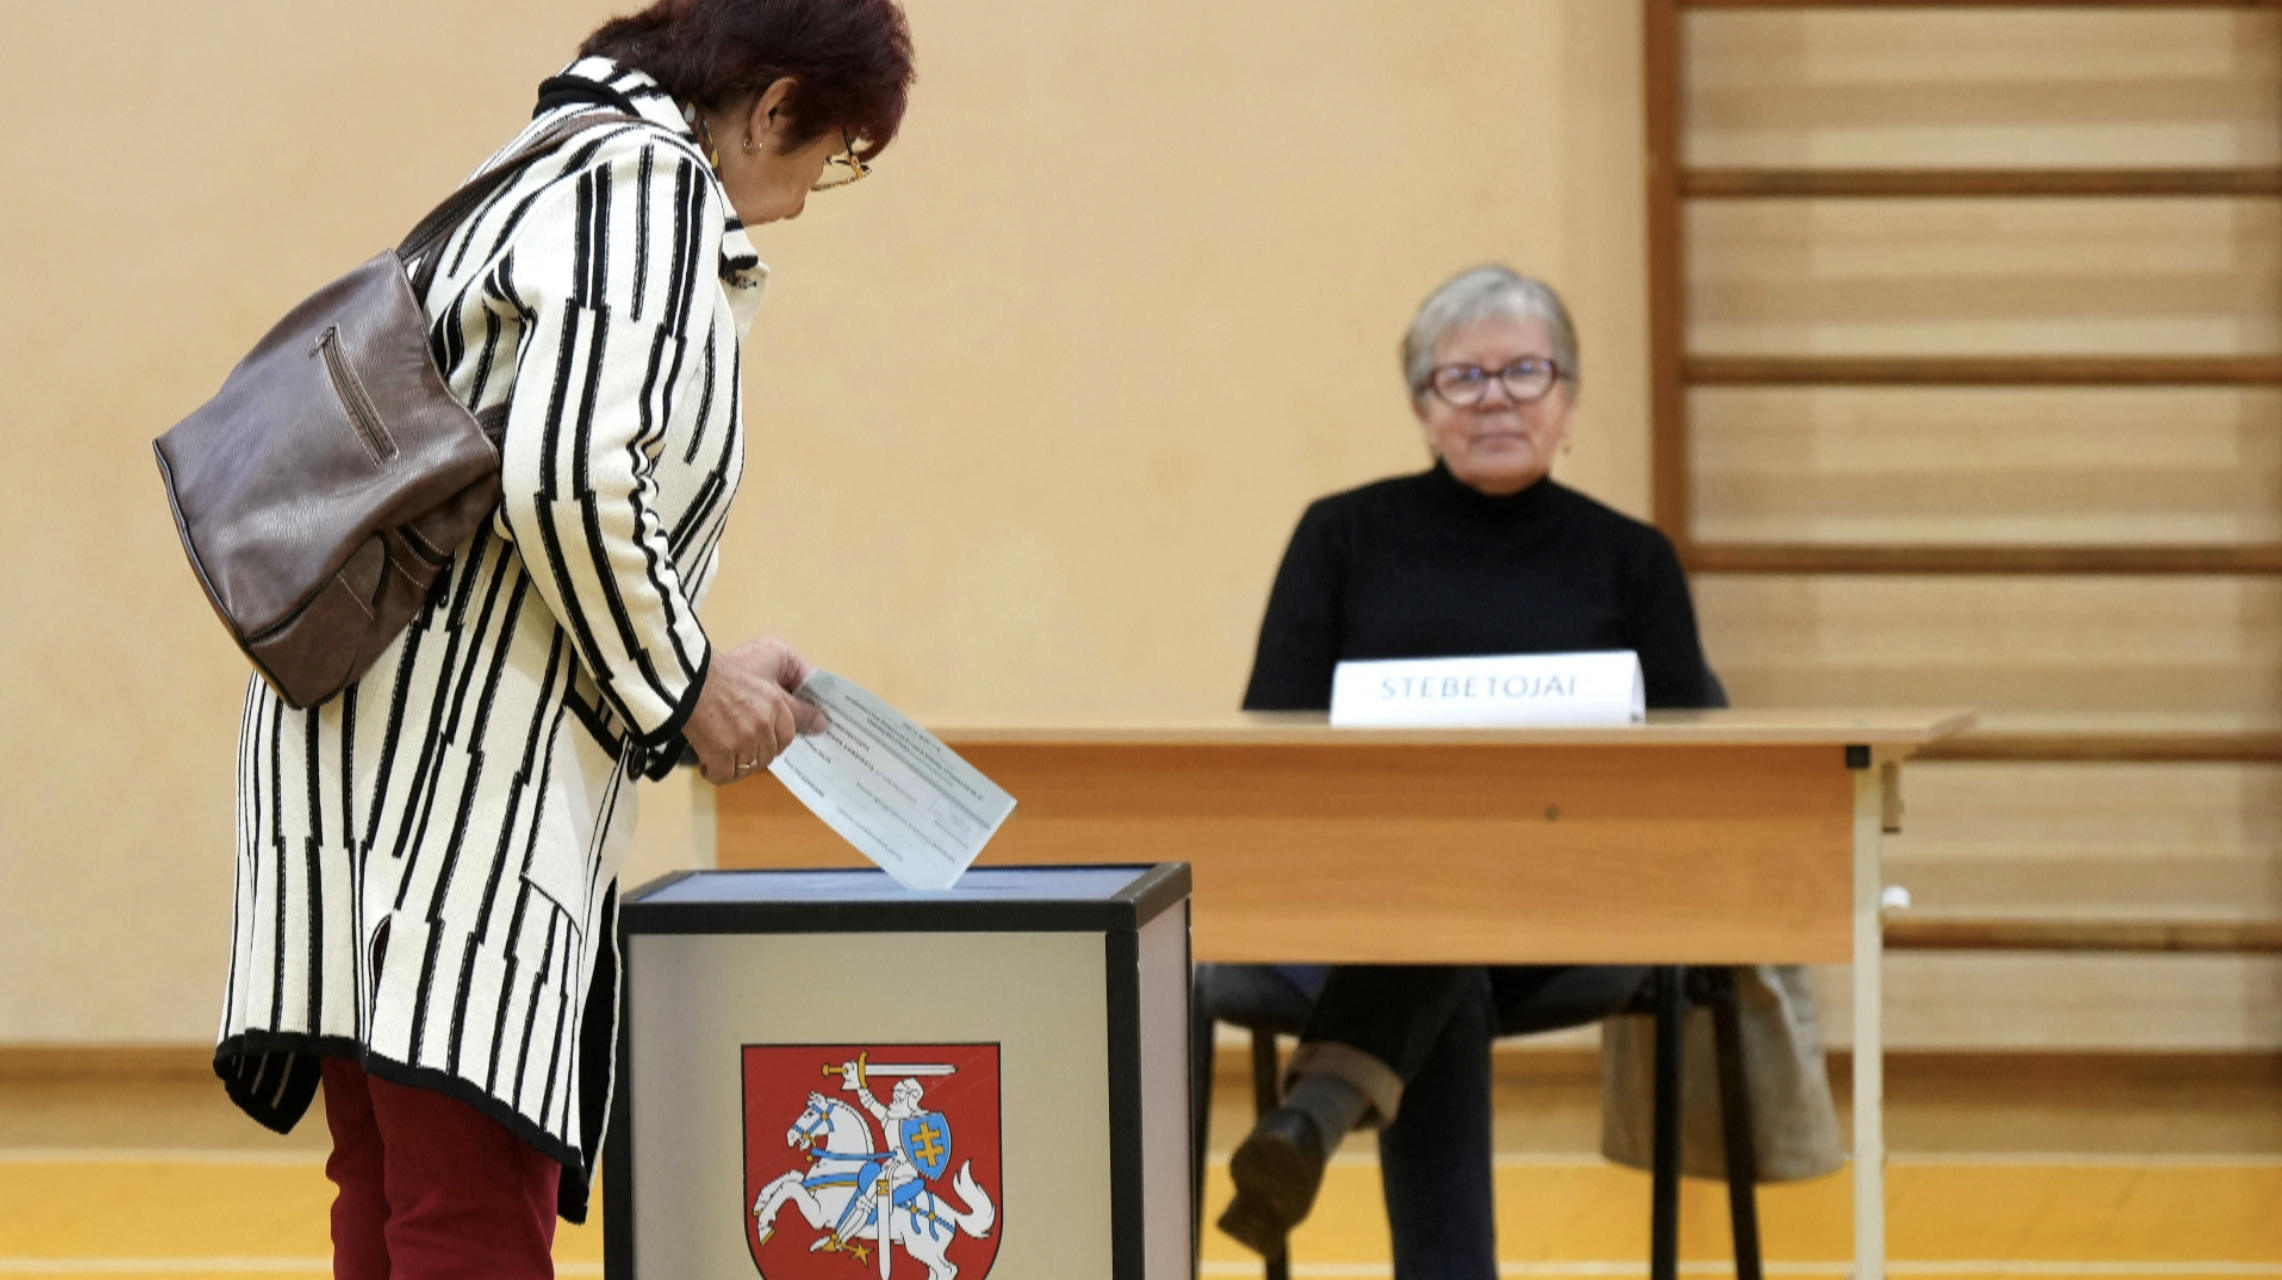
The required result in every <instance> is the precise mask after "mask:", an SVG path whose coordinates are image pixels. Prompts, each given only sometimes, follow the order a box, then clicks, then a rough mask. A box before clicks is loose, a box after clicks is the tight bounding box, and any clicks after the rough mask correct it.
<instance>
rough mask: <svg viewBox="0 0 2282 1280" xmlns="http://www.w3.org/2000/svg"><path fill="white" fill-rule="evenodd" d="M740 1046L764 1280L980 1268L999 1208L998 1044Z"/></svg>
mask: <svg viewBox="0 0 2282 1280" xmlns="http://www.w3.org/2000/svg"><path fill="white" fill-rule="evenodd" d="M744 1053H745V1063H744V1067H745V1195H746V1197H747V1199H746V1205H745V1208H746V1213H745V1238H746V1241H747V1243H749V1244H751V1245H752V1248H753V1265H754V1266H756V1267H758V1268H759V1269H760V1273H761V1275H762V1276H763V1277H764V1278H765V1280H865V1277H867V1276H873V1275H879V1274H883V1273H890V1272H893V1273H900V1274H901V1275H904V1276H910V1277H914V1278H915V1280H916V1277H917V1275H918V1274H919V1269H920V1268H925V1271H926V1275H927V1280H951V1277H953V1276H954V1275H956V1276H958V1277H960V1280H983V1277H985V1276H987V1275H989V1274H990V1267H991V1263H992V1262H993V1261H994V1260H995V1259H996V1258H997V1256H998V1233H999V1219H1000V1217H1001V1216H1002V1209H1003V1206H1002V1205H1001V1204H1000V1197H999V1129H998V1114H999V1113H998V1102H999V1099H998V1046H997V1045H995V1044H846V1045H840V1044H820V1045H754V1044H749V1045H746V1046H745V1047H744ZM883 1226H884V1229H883ZM881 1250H889V1251H892V1253H893V1254H895V1255H900V1256H892V1257H890V1258H888V1259H884V1260H883V1259H881V1258H880V1257H879V1253H880V1251H881ZM883 1261H884V1262H885V1263H886V1264H887V1265H885V1266H883V1265H882V1262H883Z"/></svg>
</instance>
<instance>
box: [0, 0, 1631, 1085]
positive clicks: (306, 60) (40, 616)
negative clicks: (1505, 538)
mask: <svg viewBox="0 0 2282 1280" xmlns="http://www.w3.org/2000/svg"><path fill="white" fill-rule="evenodd" d="M611 7H612V6H611V5H609V4H607V3H595V2H593V0H577V2H575V3H563V2H562V0H553V2H547V3H542V2H541V0H484V2H483V3H481V4H469V3H464V2H462V0H417V2H414V0H402V2H399V3H392V4H389V5H357V6H349V5H333V4H308V3H301V2H291V3H289V2H287V0H227V2H223V0H217V2H215V3H209V4H201V5H182V4H172V3H161V2H159V0H139V2H130V0H9V3H8V4H7V6H6V12H5V16H4V17H0V33H4V34H5V35H6V37H7V45H8V48H9V52H10V55H11V61H12V64H13V66H12V72H11V75H10V76H9V77H8V78H7V80H6V82H5V85H4V87H0V109H4V113H5V115H6V117H7V118H9V119H11V120H14V121H16V122H18V125H17V127H16V128H14V129H12V130H10V131H9V132H8V134H7V137H6V140H5V141H4V142H0V184H4V187H0V189H5V190H6V191H7V192H8V199H7V200H6V202H5V203H4V204H0V245H5V246H7V247H6V249H5V250H0V298H4V299H5V300H6V304H7V305H6V306H5V307H4V308H0V407H4V409H5V413H6V424H5V429H4V430H0V474H6V475H9V476H11V477H14V478H15V482H16V483H15V485H14V486H13V487H14V493H13V495H12V499H11V500H10V501H8V502H6V503H0V537H4V539H5V541H6V544H7V545H8V546H9V547H10V548H11V551H12V554H10V555H9V556H8V557H7V558H6V561H5V568H4V569H0V573H4V574H5V575H6V577H5V579H4V586H5V590H4V591H0V599H5V600H7V601H9V603H10V608H11V611H12V613H13V615H14V616H13V617H12V618H11V619H10V620H9V622H8V624H7V625H6V627H5V629H0V673H4V674H0V726H5V728H4V729H0V734H4V736H0V751H4V753H5V754H4V756H0V974H5V975H6V977H5V979H4V980H0V1042H9V1041H13V1042H38V1041H81V1042H86V1041H104V1042H130V1041H193V1040H197V1039H199V1038H200V1037H202V1036H204V1035H206V1034H207V1033H208V1031H209V1029H210V1027H211V1024H212V1019H213V1017H214V1015H215V1009H216V999H217V995H218V992H219V989H220V984H221V981H222V976H223V970H224V965H225V963H226V946H225V938H226V934H227V932H228V928H229V874H230V848H231V821H232V818H231V813H232V809H231V756H232V749H233V744H234V740H235V734H236V726H237V709H238V705H239V699H240V694H241V690H242V685H243V680H244V667H243V665H242V663H241V662H240V660H239V659H238V657H237V656H236V654H235V652H234V651H233V650H231V649H230V648H229V646H228V645H227V643H226V642H225V641H224V640H223V638H222V635H221V632H220V630H219V629H218V628H217V627H216V626H215V624H214V622H213V620H212V618H211V615H210V614H209V613H208V612H207V609H206V607H205V604H204V601H203V600H202V598H201V597H200V596H199V595H198V593H197V591H196V589H195V587H194V586H193V584H192V581H191V579H190V577H189V575H188V573H187V571H186V570H185V568H184V566H183V564H182V560H181V555H180V551H179V549H178V548H177V546H176V544H175V541H174V534H173V530H172V527H171V525H170V523H169V521H168V518H167V515H166V507H165V503H164V500H163V498H162V496H161V493H160V490H159V486H158V483H157V480H156V476H155V472H154V470H153V467H152V465H151V462H150V454H149V451H148V441H149V439H150V437H151V436H153V435H155V434H157V433H158V432H159V431H161V430H163V429H165V427H166V426H168V425H170V424H171V423H172V422H173V421H174V420H175V419H176V418H178V417H180V416H181V415H182V414H183V413H185V412H187V411H188V410H189V409H190V408H192V407H194V406H195V405H196V404H197V403H198V402H199V400H200V399H201V398H203V397H204V396H205V395H207V394H209V393H210V392H211V391H212V389H213V388H214V386H215V385H217V384H218V382H219V381H220V379H221V376H222V374H223V373H224V372H225V371H226V370H227V369H228V367H229V365H230V364H231V362H232V361H233V360H234V359H235V358H236V357H237V356H238V355H239V354H241V353H242V351H243V350H244V349H245V348H246V347H247V346H249V345H250V344H251V343H252V341H253V340H254V339H255V338H257V337H258V336H259V335H260V333H261V332H262V330H263V329H264V328H265V327H266V326H267V324H268V322H269V321H270V320H272V319H273V318H275V316H277V315H278V314H279V313H281V312H282V311H283V310H284V309H285V308H286V307H287V306H289V305H290V304H292V303H293V302H294V301H296V300H298V298H299V297H300V296H301V295H302V294H304V293H306V292H307V291H308V290H310V289H311V288H313V287H314V286H315V285H317V284H318V283H320V282H321V281H323V280H324V279H326V278H328V277H330V276H331V275H333V274H336V273H338V272H340V271H342V270H345V269H346V268H347V267H348V266H350V265H353V264H354V263H355V262H357V261H360V260H362V259H363V258H364V257H366V256H368V255H370V254H371V253H373V252H374V251H376V250H377V249H378V248H380V247H381V246H383V245H384V244H387V243H389V242H391V241H392V240H393V239H394V237H395V236H396V235H398V234H400V233H401V231H402V230H403V229H404V228H405V227H406V226H408V225H409V224H410V223H411V222H412V220H413V219H414V218H415V217H416V216H417V215H418V214H419V213H420V212H421V211H422V210H423V209H424V208H425V207H426V205H427V204H428V203H430V202H431V201H432V200H434V199H435V198H436V197H437V196H439V195H440V194H442V192H443V191H444V190H446V189H447V188H448V187H449V186H450V184H451V183H452V182H453V181H454V180H455V179H456V178H457V177H458V176H459V175H460V174H461V173H462V172H464V171H465V170H466V169H467V168H468V167H470V166H471V165H472V164H474V163H475V162H476V161H477V160H479V159H480V158H481V157H482V156H483V155H484V154H486V153H488V152H489V151H490V150H491V149H492V148H494V147H495V146H497V145H498V144H499V143H500V142H501V141H503V140H504V139H505V137H506V136H507V135H508V134H509V133H510V132H511V131H512V130H513V129H514V128H515V126H516V125H517V123H518V122H519V121H520V120H521V119H523V118H524V116H525V114H526V112H527V110H528V103H529V99H530V86H532V85H533V84H535V83H536V82H537V81H538V80H539V79H540V78H542V77H543V76H545V75H546V74H548V73H549V72H551V71H552V70H553V69H554V68H555V66H556V65H558V64H559V63H560V62H561V61H562V60H563V59H564V58H565V57H566V56H567V54H568V51H569V49H570V47H571V45H572V44H574V43H575V41H576V39H577V38H578V36H579V35H580V34H581V33H583V31H584V30H585V29H586V28H587V27H589V26H591V25H592V24H593V23H594V22H595V21H597V20H599V18H600V17H602V16H603V15H604V14H605V12H607V11H608V10H609V9H610V8H611ZM911 16H912V22H913V26H914V29H915V32H916V36H917V42H918V47H919V52H920V64H921V72H922V83H921V85H920V88H919V91H918V94H917V97H916V98H915V100H914V105H913V110H912V115H911V118H910V121H909V126H908V129H907V132H906V133H905V135H904V139H903V140H902V141H901V142H899V143H898V145H897V146H896V148H895V149H894V150H893V151H891V152H890V153H889V154H888V156H887V157H886V160H885V163H883V165H882V166H881V170H880V173H879V175H878V178H877V180H876V181H873V182H870V183H866V184H865V185H864V186H862V187H859V188H856V189H854V190H852V191H847V192H840V193H834V194H832V195H830V196H825V197H820V198H818V200H817V201H816V202H815V204H814V206H813V207H812V210H811V213H810V216H809V217H807V218H804V219H803V220H801V221H800V222H799V223H797V224H793V225H789V226H783V227H777V228H770V229H765V230H764V231H763V232H761V233H760V234H759V235H758V236H757V237H756V239H757V241H758V243H759V244H760V245H761V248H762V252H763V255H764V257H766V258H767V259H768V261H769V262H770V263H771V264H772V265H773V266H774V267H775V268H776V272H777V275H776V278H775V281H774V283H773V284H772V286H771V289H772V294H771V298H770V301H769V304H768V305H767V306H766V307H765V308H764V309H763V316H762V319H761V321H760V323H759V325H758V326H757V327H756V329H755V331H754V335H753V341H752V344H751V346H750V348H749V352H748V355H749V364H748V375H747V384H746V385H747V390H748V392H749V407H748V417H749V420H750V422H751V424H752V426H753V428H754V429H755V447H754V451H753V467H752V470H751V472H750V474H749V479H748V481H747V485H746V489H745V491H744V494H743V496H742V498H741V501H740V505H739V507H738V510H737V516H736V519H735V520H734V521H733V523H732V527H731V532H730V535H729V538H728V541H727V543H726V544H725V546H724V549H723V556H724V559H725V569H724V574H723V577H722V580H721V582H720V585H719V587H718V588H717V590H716V592H715V594H714V597H713V599H712V600H711V601H710V602H709V604H708V606H707V610H706V612H707V618H708V623H709V625H710V626H712V627H713V628H714V630H715V631H716V633H717V634H719V635H723V636H727V637H735V636H739V635H743V634H745V633H748V632H753V631H759V630H770V631H776V632H780V633H782V634H784V635H786V636H787V637H789V638H791V639H792V640H793V641H795V642H796V643H797V644H799V645H801V646H802V647H804V648H805V649H806V650H807V651H808V653H809V654H810V655H811V656H812V657H814V658H816V659H817V660H818V661H820V662H823V663H825V664H827V665H829V666H831V667H832V668H834V669H836V670H838V671H841V672H843V673H844V674H846V675H848V676H850V677H853V678H855V679H857V680H860V681H862V682H864V683H866V684H868V685H870V686H872V687H873V688H875V689H877V690H878V691H879V692H881V693H882V694H884V695H886V696H888V697H889V698H891V699H894V700H895V701H897V702H899V703H902V704H905V705H907V706H909V707H911V708H913V709H915V710H918V711H921V712H925V713H932V714H940V715H957V714H962V713H979V712H1004V713H1035V714H1041V715H1053V714H1060V713H1065V712H1107V713H1114V712H1126V711H1144V710H1147V711H1182V710H1204V709H1210V708H1219V707H1224V706H1227V705H1229V704H1230V703H1232V702H1233V701H1234V700H1235V699H1236V697H1237V696H1238V694H1239V692H1240V690H1241V687H1242V683H1243V679H1244V675H1245V671H1246V669H1247V666H1248V663H1249V656H1250V655H1249V648H1250V641H1251V636H1252V631H1253V628H1254V627H1255V626H1256V624H1257V621H1258V617H1259V611H1260V607H1261V602H1262V597H1263V594H1264V592H1265V589H1266V586H1267V583H1268V581H1269V578H1270V575H1271V574H1272V573H1273V571H1274V567H1275V561H1276V557H1277V555H1278V553H1279V551H1280V549H1281V547H1282V543H1283V539H1284V537H1285V535H1286V534H1287V533H1288V532H1289V529H1290V526H1291V523H1292V521H1293V520H1294V519H1295V518H1296V517H1297V515H1298V513H1299V510H1300V508H1301V506H1302V505H1303V504H1304V503H1305V502H1306V501H1307V500H1308V499H1309V498H1311V497H1313V496H1315V495H1318V494H1321V493H1324V492H1326V491H1329V490H1332V489H1335V488H1339V487H1343V486H1346V485H1351V484H1355V483H1358V482H1361V481H1364V480H1367V479H1371V478H1374V477H1376V476H1380V475H1384V474H1387V473H1390V472H1394V471H1398V470H1404V469H1408V468H1412V467H1415V466H1417V465H1419V463H1420V461H1421V454H1420V451H1419V448H1418V446H1417V444H1416V442H1415V437H1413V436H1411V435H1410V434H1409V430H1410V428H1409V425H1408V418H1407V414H1406V409H1405V406H1404V404H1403V400H1402V395H1401V391H1400V385H1399V379H1398V378H1397V376H1396V374H1395V372H1394V368H1395V366H1394V357H1393V349H1394V343H1395V340H1396V337H1397V335H1398V333H1399V331H1400V329H1401V326H1402V324H1403V323H1404V321H1405V320H1406V319H1407V317H1408V314H1409V311H1410V309H1411V308H1412V307H1413V306H1415V305H1416V303H1417V301H1418V299H1419V298H1420V297H1421V296H1422V295H1423V294H1424V293H1425V292H1426V291H1427V290H1428V289H1429V288H1431V287H1432V286H1433V285H1434V284H1435V283H1436V282H1437V281H1438V280H1440V279H1441V278H1442V277H1443V276H1445V275H1447V274H1448V273H1449V272H1451V271H1453V270H1455V269H1457V268H1459V267H1462V266H1465V265H1468V264H1470V263H1473V262H1476V261H1479V260H1482V259H1489V258H1498V259H1503V260H1506V261H1509V262H1512V263H1514V264H1516V265H1518V266H1521V267H1522V268H1524V269H1527V270H1532V271H1535V272H1539V273H1541V274H1543V275H1545V276H1547V277H1549V278H1551V279H1552V280H1554V281H1555V282H1556V283H1557V284H1559V285H1560V286H1561V287H1562V288H1563V289H1564V290H1565V292H1566V293H1567V294H1568V295H1569V298H1570V300H1571V302H1572V304H1573V305H1574V307H1575V309H1576V311H1577V313H1578V316H1579V320H1580V322H1581V324H1582V326H1583V329H1584V346H1585V352H1586V357H1587V362H1588V376H1589V379H1590V383H1589V391H1588V394H1587V396H1586V400H1585V409H1584V418H1583V421H1582V423H1581V425H1580V431H1579V443H1578V448H1577V451H1576V453H1575V455H1574V456H1573V457H1571V458H1569V459H1568V460H1567V461H1566V462H1565V463H1564V475H1566V476H1567V477H1568V478H1569V479H1571V480H1572V481H1574V482H1575V483H1577V484H1579V485H1580V486H1581V487H1583V488H1586V489H1588V490H1590V491H1592V492H1595V493H1597V494H1599V495H1601V496H1603V497H1604V498H1606V499H1608V500H1610V501H1612V502H1614V503H1616V504H1617V505H1619V506H1621V507H1624V508H1627V509H1629V510H1633V511H1636V512H1637V511H1641V510H1643V509H1644V507H1645V496H1646V468H1647V451H1646V432H1645V425H1644V420H1643V419H1644V407H1645V399H1646V398H1645V393H1644V387H1643V378H1644V365H1645V357H1644V340H1645V339H1644V332H1645V326H1644V319H1645V316H1644V305H1645V304H1644V296H1643V288H1644V286H1643V272H1642V249H1641V237H1642V223H1641V217H1640V181H1639V172H1638V166H1639V155H1640V147H1639V137H1640V121H1639V110H1640V102H1641V97H1642V94H1641V85H1640V80H1639V32H1638V26H1637V14H1636V11H1635V7H1634V6H1632V5H1630V4H1624V3H1617V2H1615V0H1526V2H1522V3H1515V2H1513V0H1464V2H1462V3H1452V4H1448V5H1444V6H1440V7H1439V8H1438V9H1437V10H1436V11H1435V12H1434V13H1433V15H1432V17H1431V19H1428V18H1425V17H1423V16H1422V15H1421V13H1420V11H1419V10H1417V9H1416V8H1415V7H1413V6H1404V5H1396V4H1392V3H1383V2H1382V3H1370V2H1367V0H1339V2H1336V3H1324V2H1308V0H1263V2H1262V3H1255V4H1248V5H1228V4H1218V3H1207V2H1206V0H1158V2H1157V3H1152V4H1149V5H1096V4H1070V3H1067V2H1066V0H1000V2H999V3H995V4H988V5H960V4H954V3H949V2H948V0H913V3H912V4H911ZM684 794H685V793H684V792H682V791H679V790H669V791H667V792H665V793H663V794H660V795H656V796H653V801H667V802H671V803H678V802H680V800H681V798H682V797H683V795H684ZM653 807H655V806H653ZM672 818H673V820H672V821H669V822H665V823H654V824H652V835H651V837H650V843H649V847H648V848H646V849H645V850H644V851H643V855H642V856H643V859H644V865H645V866H646V867H655V866H658V865H662V864H663V863H664V862H665V861H667V860H669V859H670V858H671V857H672V856H674V848H673V846H674V843H675V839H676V837H677V836H678V834H679V833H680V832H683V831H686V821H684V820H682V819H681V817H680V815H679V814H674V815H672Z"/></svg>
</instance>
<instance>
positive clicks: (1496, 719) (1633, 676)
mask: <svg viewBox="0 0 2282 1280" xmlns="http://www.w3.org/2000/svg"><path fill="white" fill-rule="evenodd" d="M1646 718H1647V690H1646V687H1645V684H1644V682H1643V681H1642V679H1641V675H1640V655H1638V654H1636V653H1634V652H1632V651H1631V650H1629V649H1624V650H1614V651H1609V652H1603V653H1533V654H1518V655H1511V656H1505V657H1486V658H1405V659H1398V660H1394V661H1387V662H1342V663H1340V664H1339V666H1338V667H1337V668H1336V669H1335V670H1334V672H1333V674H1332V677H1331V723H1332V724H1333V725H1334V726H1335V727H1338V728H1373V729H1466V728H1476V729H1481V728H1500V727H1503V728H1526V727H1529V726H1532V725H1608V724H1638V723H1640V722H1641V721H1642V720H1645V719H1646Z"/></svg>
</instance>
